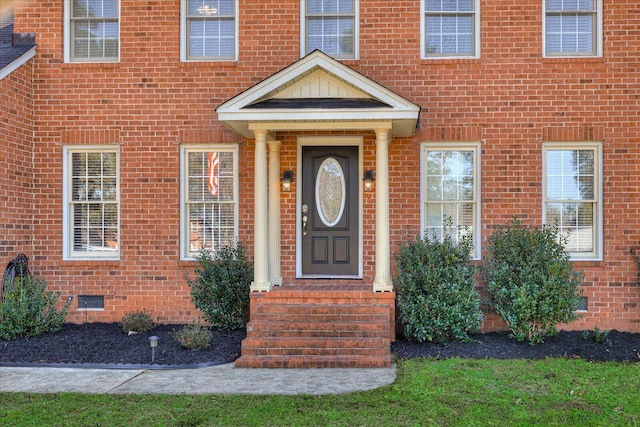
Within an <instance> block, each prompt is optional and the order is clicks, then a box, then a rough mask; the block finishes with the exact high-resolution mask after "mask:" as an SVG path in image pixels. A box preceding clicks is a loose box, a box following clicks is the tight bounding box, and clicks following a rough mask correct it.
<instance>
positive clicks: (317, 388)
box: [0, 363, 396, 395]
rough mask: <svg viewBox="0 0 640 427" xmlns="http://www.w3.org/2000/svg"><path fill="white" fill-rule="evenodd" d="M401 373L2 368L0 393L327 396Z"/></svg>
mask: <svg viewBox="0 0 640 427" xmlns="http://www.w3.org/2000/svg"><path fill="white" fill-rule="evenodd" d="M395 379H396V369H395V366H392V367H391V368H388V369H236V368H235V367H234V365H233V363H229V364H226V365H219V366H212V367H207V368H197V369H173V370H146V369H132V370H129V369H78V368H31V367H29V368H14V367H0V392H19V393H58V392H77V393H88V394H281V395H299V394H307V395H322V394H342V393H349V392H354V391H365V390H372V389H375V388H378V387H382V386H385V385H388V384H391V383H392V382H393V381H395Z"/></svg>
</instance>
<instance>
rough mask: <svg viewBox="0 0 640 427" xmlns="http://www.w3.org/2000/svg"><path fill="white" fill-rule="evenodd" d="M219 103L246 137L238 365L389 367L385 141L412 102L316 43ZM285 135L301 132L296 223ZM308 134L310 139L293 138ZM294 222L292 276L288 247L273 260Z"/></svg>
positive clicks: (411, 122) (406, 118) (391, 297)
mask: <svg viewBox="0 0 640 427" xmlns="http://www.w3.org/2000/svg"><path fill="white" fill-rule="evenodd" d="M217 113H218V118H219V120H220V121H222V122H224V123H226V124H227V125H228V126H229V127H231V128H232V129H234V130H235V131H236V132H238V133H239V134H241V135H242V136H244V137H245V138H247V139H253V140H254V163H255V164H254V174H255V176H254V179H253V182H254V201H253V202H254V207H253V214H254V219H253V221H254V241H253V246H254V280H253V282H252V284H251V295H250V296H251V307H250V310H251V316H250V317H251V319H250V322H249V324H248V325H247V338H246V339H245V340H244V341H243V344H242V356H241V357H240V359H238V361H236V366H242V367H384V366H389V364H390V341H391V340H392V339H393V338H394V336H395V293H394V292H393V283H392V279H391V254H390V239H389V144H390V142H391V141H392V140H393V138H394V137H407V136H410V135H411V134H412V133H413V131H414V130H415V128H416V124H417V120H418V115H419V107H418V106H416V105H415V104H413V103H411V102H409V101H407V100H405V99H404V98H402V97H401V96H399V95H397V94H395V93H393V92H391V91H389V90H388V89H386V88H384V87H383V86H381V85H379V84H377V83H375V82H373V81H371V80H370V79H368V78H366V77H365V76H363V75H361V74H359V73H358V72H356V71H354V70H353V69H351V68H349V67H347V66H345V65H343V64H341V63H339V62H338V61H336V60H334V59H332V58H331V57H329V56H327V55H325V54H324V53H322V52H319V51H315V52H312V53H311V54H309V55H307V56H306V57H304V58H302V59H301V60H299V61H297V62H295V63H293V64H292V65H290V66H289V67H287V68H285V69H283V70H281V71H280V72H277V73H276V74H274V75H272V76H271V77H269V78H267V79H265V80H263V81H262V82H260V83H259V84H257V85H256V86H254V87H252V88H250V89H248V90H246V91H245V92H242V93H241V94H239V95H237V96H236V97H234V98H232V99H230V100H229V101H227V102H225V103H224V104H222V105H220V106H219V107H218V109H217ZM291 135H293V136H296V135H298V136H297V141H298V144H297V146H296V147H295V150H296V155H295V158H296V163H297V164H296V165H295V167H294V168H293V169H295V172H294V179H295V181H296V184H297V185H296V199H295V200H296V206H295V221H296V223H295V224H293V226H292V224H291V214H290V212H285V211H283V210H282V209H283V208H282V206H281V202H282V200H283V199H281V196H282V195H281V193H280V191H281V188H280V187H281V181H280V176H281V155H280V153H281V151H282V150H283V147H286V149H287V150H289V153H290V152H291V148H292V146H291V142H290V141H291V140H292V139H291ZM311 135H315V138H317V140H316V142H315V143H308V142H307V143H300V142H299V141H301V140H304V139H305V138H307V139H310V138H312V137H311ZM319 135H320V136H319ZM365 135H366V138H368V141H369V142H368V144H366V145H367V147H371V145H370V144H371V143H372V142H373V143H375V153H374V155H375V170H374V171H373V172H374V173H375V185H374V188H375V194H373V197H374V198H375V214H374V221H373V224H371V223H370V222H369V227H368V229H367V230H372V229H373V230H374V231H373V233H374V240H375V243H374V244H373V262H371V255H370V253H371V250H370V249H369V252H368V255H367V256H368V258H367V265H368V266H370V265H371V264H373V268H374V270H375V271H374V272H371V271H370V267H368V268H369V270H368V271H367V276H366V277H373V280H372V282H373V283H371V282H368V283H364V280H363V278H364V277H365V275H363V249H362V247H363V245H362V242H363V221H362V198H363V185H362V180H363V176H364V171H363V167H362V151H363V144H362V143H353V141H354V140H359V141H362V140H363V138H364V136H365ZM372 135H375V138H373V139H372ZM287 136H288V139H287ZM279 138H283V139H285V140H286V141H287V142H286V144H287V145H284V144H285V142H283V141H281V140H280V139H279ZM336 141H337V142H336ZM369 155H370V156H371V154H369ZM289 158H290V157H289ZM370 158H371V157H370ZM288 162H289V164H288V165H290V164H291V161H290V160H288ZM369 200H370V198H369ZM289 206H290V205H289ZM284 213H286V214H287V218H288V219H287V222H286V227H285V228H283V221H282V219H281V214H284ZM283 230H286V233H285V234H284V235H282V232H283ZM291 230H295V233H296V236H295V239H294V241H295V242H296V243H295V246H296V260H295V263H296V266H295V275H292V274H291V273H290V271H291V265H290V263H291V257H287V260H286V261H283V260H281V259H280V258H281V255H280V253H281V239H282V238H286V239H287V241H288V242H290V241H291V240H292V239H291V236H290V235H289V234H287V233H291ZM369 232H370V231H369ZM369 242H371V239H369ZM283 262H285V264H283ZM283 265H286V266H287V274H284V275H283V273H282V267H283ZM371 273H373V274H371ZM283 276H285V277H284V278H283ZM344 279H348V280H346V281H345V280H344ZM368 280H371V279H368Z"/></svg>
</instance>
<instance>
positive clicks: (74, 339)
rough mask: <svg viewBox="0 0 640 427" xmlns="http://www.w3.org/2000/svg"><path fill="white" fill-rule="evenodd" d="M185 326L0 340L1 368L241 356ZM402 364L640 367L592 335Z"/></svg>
mask: <svg viewBox="0 0 640 427" xmlns="http://www.w3.org/2000/svg"><path fill="white" fill-rule="evenodd" d="M181 327H182V325H159V326H157V327H156V328H155V329H154V330H153V331H151V332H150V333H148V334H135V335H127V334H125V333H123V331H122V328H121V327H120V325H119V324H117V323H88V324H84V325H75V324H67V325H65V326H64V327H63V329H62V330H61V331H60V332H57V333H47V334H43V335H40V336H37V337H30V338H20V339H15V340H9V341H7V340H1V339H0V365H14V366H15V365H20V364H23V365H24V364H34V363H37V364H111V365H113V364H115V365H148V364H151V347H150V345H149V336H152V335H155V336H157V337H158V338H159V342H158V347H157V349H156V351H155V360H154V364H155V365H158V366H172V367H177V366H183V367H188V366H201V365H212V364H221V363H229V362H232V361H233V360H235V359H236V358H238V357H239V356H240V344H241V342H242V340H243V339H244V338H245V337H246V332H245V330H244V329H241V330H236V331H219V330H216V329H213V340H212V344H211V346H210V347H209V348H208V349H206V350H187V349H184V348H182V346H181V345H180V343H178V342H177V341H176V340H175V339H174V338H173V337H172V336H171V334H172V332H174V331H176V330H178V329H180V328H181ZM391 350H392V352H393V353H394V354H395V355H396V356H397V357H399V358H421V357H426V358H438V359H444V358H450V357H462V358H496V359H514V358H524V359H541V358H545V357H564V358H581V359H586V360H593V361H618V362H639V361H640V334H631V333H624V332H617V331H611V332H609V333H608V335H607V336H606V339H601V340H599V342H598V341H597V340H596V339H595V338H594V335H593V332H591V333H590V334H589V336H585V333H583V332H566V331H562V332H560V333H559V334H558V335H556V336H552V337H548V338H547V339H546V340H545V342H544V343H543V344H538V345H533V346H532V345H529V344H528V343H526V342H518V341H516V340H513V339H510V338H509V337H508V333H486V334H480V335H477V336H476V337H475V341H474V342H471V343H459V342H456V343H452V344H450V345H448V346H441V345H436V344H432V343H412V342H408V341H404V340H402V339H399V340H397V341H396V342H395V343H393V344H392V346H391Z"/></svg>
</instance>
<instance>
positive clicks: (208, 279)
mask: <svg viewBox="0 0 640 427" xmlns="http://www.w3.org/2000/svg"><path fill="white" fill-rule="evenodd" d="M196 260H197V261H198V263H199V264H200V267H199V268H196V270H195V273H196V277H195V278H191V277H189V275H186V280H187V283H188V284H189V286H191V296H192V297H193V302H194V304H195V306H196V307H197V308H198V309H199V310H200V311H202V313H203V314H204V318H205V319H206V320H207V322H209V323H210V324H212V325H214V326H217V327H218V328H219V329H220V330H234V329H240V328H243V327H244V326H246V324H247V321H248V316H247V312H246V308H247V307H248V305H249V290H250V287H251V281H252V280H253V267H252V266H251V264H250V263H249V260H248V259H247V256H246V252H245V249H244V246H243V245H242V244H241V243H237V244H235V245H229V246H224V247H221V248H220V249H219V250H218V251H216V252H215V253H211V252H210V251H206V250H205V251H202V252H201V253H200V255H199V256H198V257H197V258H196Z"/></svg>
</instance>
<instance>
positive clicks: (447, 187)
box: [420, 143, 481, 259]
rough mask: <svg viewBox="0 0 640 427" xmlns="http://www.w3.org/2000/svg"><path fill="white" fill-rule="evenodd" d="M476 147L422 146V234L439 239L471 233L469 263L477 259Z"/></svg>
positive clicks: (478, 148)
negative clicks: (447, 231)
mask: <svg viewBox="0 0 640 427" xmlns="http://www.w3.org/2000/svg"><path fill="white" fill-rule="evenodd" d="M479 156H480V145H479V144H477V143H465V144H455V145H449V144H442V143H424V144H422V155H421V162H422V167H421V168H420V169H421V175H422V179H421V186H422V190H421V195H422V196H421V198H422V203H421V205H422V213H421V217H422V231H423V234H425V235H427V236H428V237H433V236H435V237H437V238H442V237H443V233H444V232H445V231H446V230H447V225H448V224H449V223H450V224H449V226H450V227H451V228H450V229H449V231H450V232H452V233H453V234H454V236H455V238H456V239H457V238H459V237H460V236H462V235H464V234H467V233H471V235H472V240H473V246H474V250H473V253H472V254H471V256H472V258H473V259H480V229H481V228H480V159H479Z"/></svg>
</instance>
